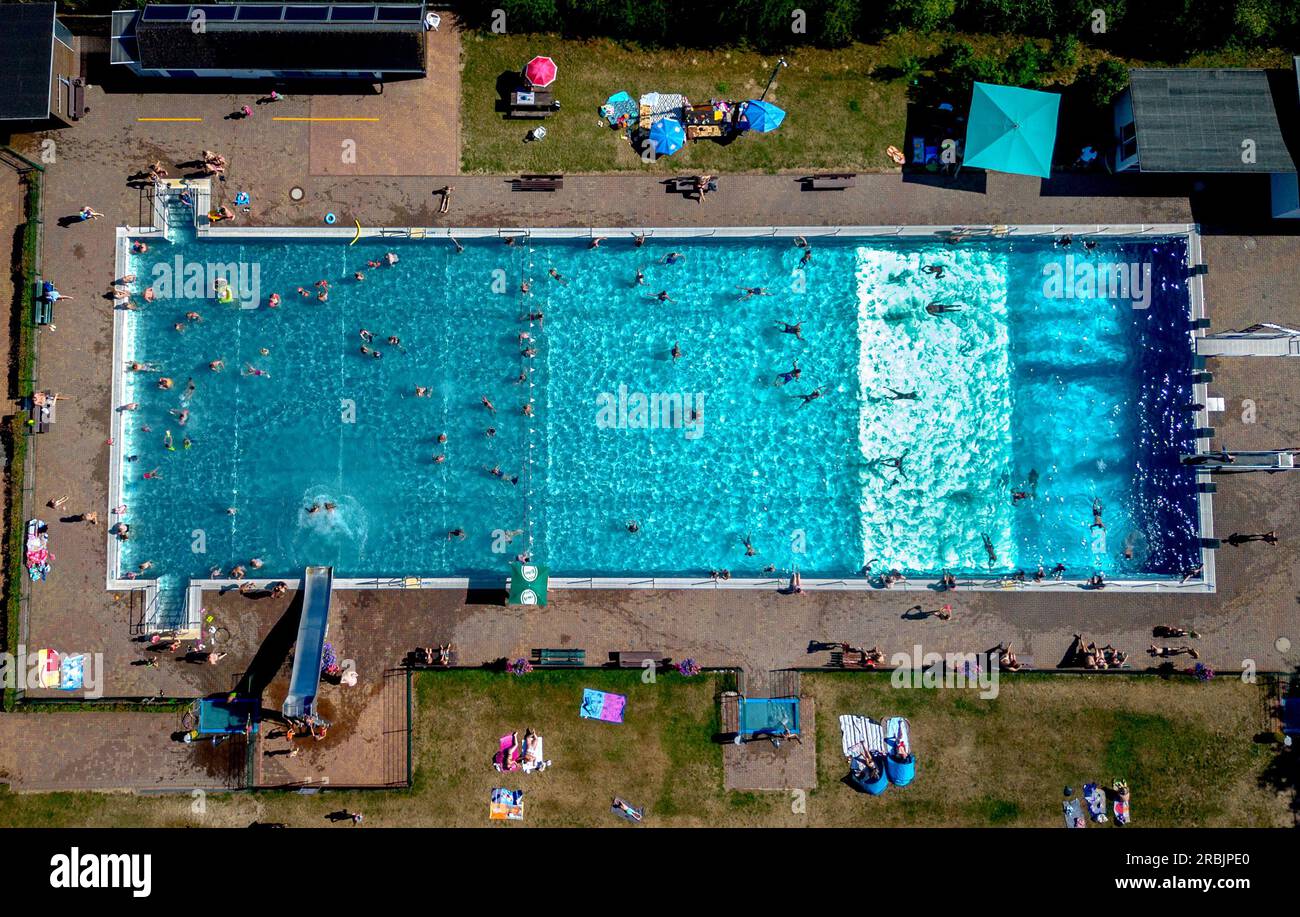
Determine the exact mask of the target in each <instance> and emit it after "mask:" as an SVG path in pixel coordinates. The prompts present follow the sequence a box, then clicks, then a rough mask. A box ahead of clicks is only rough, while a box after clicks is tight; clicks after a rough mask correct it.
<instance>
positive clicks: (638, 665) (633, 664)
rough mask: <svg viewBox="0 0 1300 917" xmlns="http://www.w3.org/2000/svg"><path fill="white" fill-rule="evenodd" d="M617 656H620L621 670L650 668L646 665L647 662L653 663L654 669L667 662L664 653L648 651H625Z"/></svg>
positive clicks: (619, 665) (619, 664)
mask: <svg viewBox="0 0 1300 917" xmlns="http://www.w3.org/2000/svg"><path fill="white" fill-rule="evenodd" d="M616 655H617V656H618V667H619V668H620V669H644V668H649V666H647V665H646V663H647V662H653V663H654V667H655V668H659V667H660V666H661V665H663V664H664V663H665V662H666V660H665V659H664V654H663V653H660V652H654V651H647V650H623V651H622V652H620V653H617V654H616Z"/></svg>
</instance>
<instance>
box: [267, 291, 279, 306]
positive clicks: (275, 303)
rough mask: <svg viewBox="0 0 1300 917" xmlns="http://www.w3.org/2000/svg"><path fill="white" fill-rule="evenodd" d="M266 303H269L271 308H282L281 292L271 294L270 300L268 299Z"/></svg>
mask: <svg viewBox="0 0 1300 917" xmlns="http://www.w3.org/2000/svg"><path fill="white" fill-rule="evenodd" d="M266 304H267V306H268V307H270V308H272V309H278V308H280V294H279V293H272V294H271V298H270V299H268V300H267V301H266Z"/></svg>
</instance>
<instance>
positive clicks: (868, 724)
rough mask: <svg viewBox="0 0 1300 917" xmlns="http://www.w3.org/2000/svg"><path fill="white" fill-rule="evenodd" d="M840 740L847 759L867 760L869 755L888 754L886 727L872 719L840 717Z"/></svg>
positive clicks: (846, 715) (845, 715)
mask: <svg viewBox="0 0 1300 917" xmlns="http://www.w3.org/2000/svg"><path fill="white" fill-rule="evenodd" d="M840 740H841V743H842V746H843V748H844V757H846V758H865V757H866V756H867V754H868V753H873V752H874V753H875V754H880V755H884V754H888V751H889V750H888V748H887V747H886V746H885V730H884V727H883V726H881V725H880V724H879V723H877V722H876V721H875V720H873V719H871V718H870V717H865V716H850V715H848V714H847V713H846V714H844V715H843V716H841V717H840Z"/></svg>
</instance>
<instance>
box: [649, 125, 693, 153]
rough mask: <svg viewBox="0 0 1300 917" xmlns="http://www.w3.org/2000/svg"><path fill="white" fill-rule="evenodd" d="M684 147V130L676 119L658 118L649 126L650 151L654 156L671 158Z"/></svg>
mask: <svg viewBox="0 0 1300 917" xmlns="http://www.w3.org/2000/svg"><path fill="white" fill-rule="evenodd" d="M685 145H686V130H685V129H684V128H683V127H682V122H680V121H678V120H677V119H676V118H673V117H664V118H660V119H659V120H658V121H656V122H655V123H654V124H652V125H650V149H652V150H653V151H654V154H655V156H671V155H673V153H676V152H677V151H678V150H680V149H681V148H682V147H683V146H685Z"/></svg>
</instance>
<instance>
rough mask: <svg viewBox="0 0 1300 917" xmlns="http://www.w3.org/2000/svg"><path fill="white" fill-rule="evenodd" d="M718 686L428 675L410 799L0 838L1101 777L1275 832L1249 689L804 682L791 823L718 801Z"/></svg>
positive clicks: (72, 818)
mask: <svg viewBox="0 0 1300 917" xmlns="http://www.w3.org/2000/svg"><path fill="white" fill-rule="evenodd" d="M724 681H725V679H724V676H719V675H711V674H708V675H704V676H701V677H698V678H695V679H683V678H681V677H679V676H677V675H676V674H669V675H666V676H662V677H660V678H659V679H658V681H657V682H656V683H654V684H644V683H642V682H641V680H640V673H639V672H626V671H621V672H620V671H613V670H611V671H583V672H573V671H550V672H547V671H537V672H534V673H532V674H531V675H529V676H527V677H524V678H515V677H512V676H507V675H502V674H498V673H488V672H461V673H427V674H423V675H420V676H417V678H416V699H415V700H416V722H415V725H414V755H415V766H416V773H415V779H414V785H413V787H412V788H411V789H409V790H404V791H384V792H369V793H330V794H327V795H325V796H322V797H303V796H298V795H296V794H292V793H280V792H272V793H260V794H234V795H228V796H211V797H209V798H208V799H207V800H206V802H205V804H206V811H205V812H203V814H202V815H201V816H200V815H199V814H197V813H196V812H195V811H194V807H195V802H194V801H193V800H191V799H190V798H189V797H188V796H181V797H137V796H130V795H125V794H116V795H109V794H93V793H69V794H39V795H28V794H22V795H15V794H8V793H0V825H6V826H15V827H22V826H29V825H44V826H58V825H93V826H99V825H112V824H122V825H164V826H168V825H196V824H198V825H211V826H218V825H246V824H248V823H249V822H251V821H253V820H263V821H281V822H286V823H288V824H293V825H318V824H323V823H324V822H323V821H322V818H323V816H324V814H325V813H326V812H329V811H333V810H335V809H338V808H349V809H352V810H360V811H362V812H364V813H365V815H366V823H367V825H374V826H381V825H467V826H483V825H487V824H489V822H488V819H487V810H488V796H489V793H490V791H491V789H492V787H495V786H507V787H511V788H522V789H524V790H525V792H526V796H525V800H524V807H525V821H524V824H526V825H552V826H554V825H572V826H588V825H618V824H622V822H620V821H619V820H618V819H616V818H614V817H613V816H612V815H611V814H610V812H609V800H610V798H611V797H612V796H614V795H619V796H622V797H624V798H626V799H628V800H630V801H631V802H633V803H635V804H636V805H642V806H646V807H647V808H648V809H649V812H650V816H649V821H650V822H651V823H652V824H656V825H674V826H695V825H715V826H716V825H739V826H755V825H786V826H798V825H814V826H834V825H840V826H864V825H899V826H902V825H911V826H941V825H951V826H977V825H1000V826H1031V825H1041V826H1058V825H1060V824H1061V816H1060V798H1061V788H1062V787H1063V786H1065V785H1067V784H1068V785H1071V786H1074V787H1076V788H1079V787H1081V786H1082V785H1083V783H1084V782H1085V781H1089V780H1095V781H1097V782H1099V783H1104V784H1107V785H1108V784H1109V783H1110V781H1111V780H1113V779H1114V778H1117V777H1119V778H1124V779H1126V780H1127V781H1128V782H1129V785H1130V786H1131V787H1132V790H1133V812H1134V822H1135V824H1138V825H1149V826H1158V825H1163V826H1193V825H1196V826H1200V825H1207V826H1226V825H1239V826H1272V825H1278V826H1280V825H1287V824H1290V823H1291V815H1290V812H1289V810H1288V805H1289V801H1290V797H1289V795H1288V793H1287V792H1284V791H1281V790H1278V789H1277V788H1275V787H1274V786H1273V784H1272V778H1271V777H1270V776H1269V775H1270V774H1271V773H1272V771H1273V769H1274V768H1276V767H1277V764H1278V759H1277V756H1276V746H1272V745H1267V744H1258V743H1256V742H1255V741H1254V737H1255V735H1256V733H1258V732H1259V731H1260V730H1261V729H1262V728H1263V697H1262V692H1261V689H1260V688H1258V687H1256V686H1251V685H1243V684H1242V683H1241V682H1240V681H1237V680H1233V679H1229V678H1223V679H1219V680H1216V681H1214V682H1211V683H1209V684H1197V683H1194V682H1191V681H1182V680H1180V681H1172V682H1165V681H1159V680H1156V679H1153V678H1137V677H1133V678H1110V677H1107V678H1064V677H1060V676H1055V677H1054V676H1033V675H1022V676H1019V677H1016V678H1014V679H1007V680H1005V681H1004V682H1003V684H1002V685H1001V693H1000V695H999V696H998V698H997V699H996V700H987V701H986V700H981V699H980V698H979V697H978V695H977V694H976V693H975V692H974V691H966V690H920V689H916V690H913V689H896V688H893V687H892V686H891V684H890V681H889V678H888V676H887V675H871V674H866V673H853V674H838V675H837V674H816V675H809V676H805V678H804V693H805V695H808V696H811V697H813V698H814V699H815V701H816V710H817V723H816V727H817V735H816V751H817V767H818V784H819V785H818V787H817V789H815V790H814V791H813V792H812V793H811V794H810V795H809V796H808V798H807V803H806V812H796V811H794V808H796V807H793V806H792V805H791V801H792V799H791V796H790V795H789V794H786V793H778V792H764V793H732V792H727V791H725V790H724V789H723V769H722V746H721V745H719V744H717V742H716V741H714V737H715V735H716V733H717V731H718V728H719V724H718V707H717V695H718V692H719V691H721V690H723V689H724V688H725V687H726V685H725V684H724ZM584 687H595V688H602V689H606V690H611V691H616V692H618V693H622V694H626V695H627V696H628V705H627V712H626V718H625V720H626V721H625V722H624V723H623V724H622V725H613V724H608V723H600V722H593V721H589V720H581V719H579V717H578V713H577V711H578V705H579V700H580V698H581V694H582V688H584ZM841 713H855V714H864V715H868V716H872V717H874V718H876V719H880V720H883V719H884V718H886V717H887V716H890V715H895V714H898V715H902V716H906V717H907V718H908V719H909V720H910V721H911V724H912V736H913V744H914V746H915V749H916V754H917V759H918V766H917V777H916V780H915V782H914V783H913V784H912V785H911V786H908V787H906V788H903V789H898V788H891V789H890V790H888V791H887V792H886V794H885V795H884V796H882V797H879V798H871V797H868V796H865V795H863V794H860V793H857V792H855V791H854V790H852V789H850V788H849V787H848V786H846V785H845V784H844V783H843V782H842V780H843V777H844V776H845V774H846V772H847V767H846V764H845V761H844V758H843V756H842V754H841V751H840V736H839V729H838V724H837V717H838V715H839V714H841ZM22 715H27V714H22ZM31 715H36V714H31ZM529 726H531V727H533V728H534V729H536V730H537V731H538V732H540V733H541V735H542V736H543V738H544V739H545V742H546V756H547V757H548V758H550V759H551V760H552V761H553V762H554V765H553V767H552V768H551V769H549V770H547V771H546V772H545V773H542V774H532V775H524V774H520V773H512V774H498V773H497V772H495V771H494V770H493V769H492V767H491V757H492V753H493V751H494V750H495V749H496V747H497V740H498V738H499V737H500V736H501V735H503V734H505V733H507V732H510V731H512V730H519V731H520V732H521V733H522V732H523V730H524V729H525V728H526V727H529Z"/></svg>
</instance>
